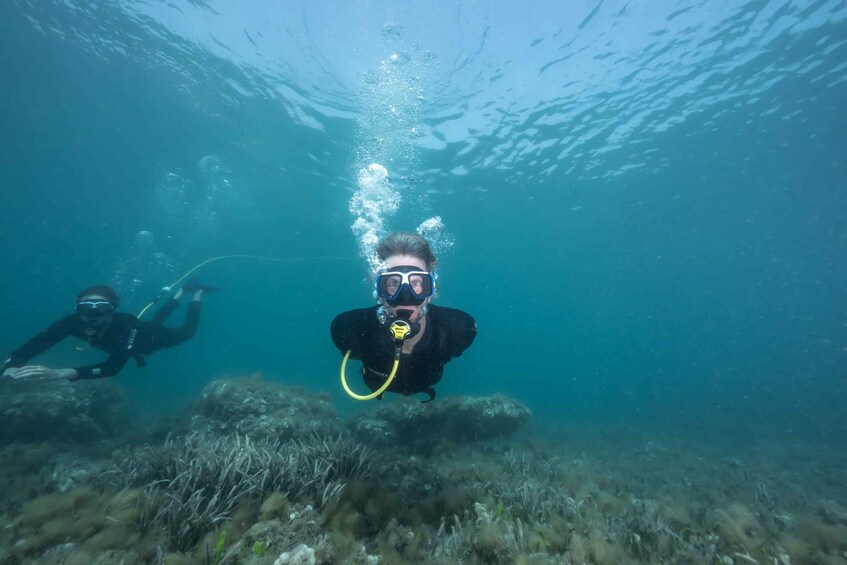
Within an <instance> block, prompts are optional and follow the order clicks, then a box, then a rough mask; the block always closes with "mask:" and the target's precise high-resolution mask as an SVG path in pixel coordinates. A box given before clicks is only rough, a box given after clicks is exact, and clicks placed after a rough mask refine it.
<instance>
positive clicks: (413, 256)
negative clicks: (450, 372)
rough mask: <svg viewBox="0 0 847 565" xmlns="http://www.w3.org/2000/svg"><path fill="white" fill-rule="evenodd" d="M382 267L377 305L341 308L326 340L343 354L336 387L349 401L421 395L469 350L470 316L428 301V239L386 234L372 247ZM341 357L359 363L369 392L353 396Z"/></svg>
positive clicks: (431, 292)
mask: <svg viewBox="0 0 847 565" xmlns="http://www.w3.org/2000/svg"><path fill="white" fill-rule="evenodd" d="M377 255H378V257H379V259H380V260H381V261H382V262H383V263H382V264H383V269H381V272H380V273H379V274H378V275H377V276H376V291H375V293H374V295H375V297H376V299H377V301H378V305H376V306H372V307H370V308H361V309H357V310H351V311H349V312H344V313H342V314H339V315H338V316H336V317H335V319H334V320H333V321H332V327H331V330H330V331H331V333H332V341H333V342H334V343H335V346H336V347H338V349H340V350H341V352H342V353H345V352H346V354H345V355H344V361H343V363H342V366H341V379H342V384H343V386H344V388H345V390H346V391H347V393H348V394H349V395H350V396H352V397H353V398H356V399H357V400H369V399H371V398H379V399H382V396H383V394H384V393H385V391H386V390H387V391H389V392H395V393H398V394H403V395H410V394H416V393H420V392H423V393H426V394H428V395H429V398H428V399H427V400H425V401H424V402H429V401H431V400H433V399H434V398H435V389H434V388H433V385H435V384H436V383H438V382H439V381H440V380H441V375H442V373H443V372H444V365H445V364H446V363H447V362H448V361H450V360H451V359H453V358H454V357H458V356H459V355H461V354H462V352H463V351H465V349H467V348H468V347H470V345H471V343H473V340H474V338H475V337H476V322H475V321H474V319H473V318H472V317H471V316H470V315H468V314H466V313H465V312H462V311H461V310H456V309H454V308H445V307H442V306H435V305H433V304H430V302H431V301H432V299H433V297H434V296H435V291H436V288H435V274H434V272H433V270H434V268H435V262H436V259H435V255H434V254H433V252H432V249H431V248H430V246H429V243H428V242H427V241H426V240H425V239H424V238H423V237H421V236H419V235H417V234H415V233H411V232H397V233H393V234H391V235H389V236H388V237H387V238H386V239H385V240H384V241H382V243H380V245H379V247H378V248H377ZM348 357H352V358H353V359H359V360H361V361H362V376H363V377H364V380H365V384H366V385H367V386H368V388H370V389H371V391H373V393H372V394H370V395H367V396H360V395H357V394H355V393H353V391H351V390H350V389H349V387H348V386H347V382H346V377H345V366H346V363H347V359H348Z"/></svg>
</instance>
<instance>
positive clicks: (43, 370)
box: [3, 365, 77, 381]
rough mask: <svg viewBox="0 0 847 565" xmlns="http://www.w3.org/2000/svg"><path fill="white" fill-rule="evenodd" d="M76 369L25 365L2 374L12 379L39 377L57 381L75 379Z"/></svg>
mask: <svg viewBox="0 0 847 565" xmlns="http://www.w3.org/2000/svg"><path fill="white" fill-rule="evenodd" d="M76 374H77V372H76V369H51V368H50V367H45V366H43V365H27V366H25V367H21V368H20V369H16V368H10V369H8V370H7V371H4V373H3V375H4V376H7V377H10V378H13V379H33V378H34V379H39V380H45V381H58V380H62V379H68V380H75V377H76Z"/></svg>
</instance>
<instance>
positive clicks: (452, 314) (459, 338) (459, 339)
mask: <svg viewBox="0 0 847 565" xmlns="http://www.w3.org/2000/svg"><path fill="white" fill-rule="evenodd" d="M445 323H446V325H447V336H448V338H447V343H446V344H445V345H446V349H447V353H448V355H449V356H450V358H454V357H458V356H460V355H461V354H462V353H464V351H465V350H466V349H467V348H468V347H470V346H471V344H472V343H473V342H474V339H476V320H474V319H473V318H472V317H471V316H470V314H466V313H465V312H462V311H461V310H455V309H450V311H449V316H448V317H447V318H446V320H445Z"/></svg>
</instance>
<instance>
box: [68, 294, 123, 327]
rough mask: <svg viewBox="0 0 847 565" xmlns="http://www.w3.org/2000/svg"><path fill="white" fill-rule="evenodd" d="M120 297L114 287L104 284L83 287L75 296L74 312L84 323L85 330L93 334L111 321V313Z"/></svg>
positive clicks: (107, 325) (118, 302)
mask: <svg viewBox="0 0 847 565" xmlns="http://www.w3.org/2000/svg"><path fill="white" fill-rule="evenodd" d="M120 302H121V299H120V297H118V293H117V292H115V291H114V289H113V288H112V287H110V286H107V285H105V284H98V285H94V286H90V287H88V288H84V289H82V290H81V291H79V294H77V296H76V313H77V315H78V316H79V317H80V319H81V320H82V323H83V324H84V325H85V332H86V333H87V334H89V335H94V334H97V333H100V332H102V331H103V330H105V329H106V328H108V327H109V325H110V324H111V323H112V314H113V312H114V311H115V309H116V308H117V307H118V304H120Z"/></svg>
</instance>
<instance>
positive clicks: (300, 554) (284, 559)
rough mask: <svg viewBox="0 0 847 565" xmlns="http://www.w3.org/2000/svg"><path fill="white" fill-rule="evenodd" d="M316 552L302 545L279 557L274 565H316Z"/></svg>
mask: <svg viewBox="0 0 847 565" xmlns="http://www.w3.org/2000/svg"><path fill="white" fill-rule="evenodd" d="M316 563H317V559H316V558H315V550H314V549H312V548H311V547H309V546H308V545H306V544H304V543H301V544H300V545H298V546H297V547H295V548H294V549H293V550H291V551H286V552H284V553H282V554H281V555H280V556H279V557H277V559H276V561H274V565H315V564H316Z"/></svg>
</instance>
